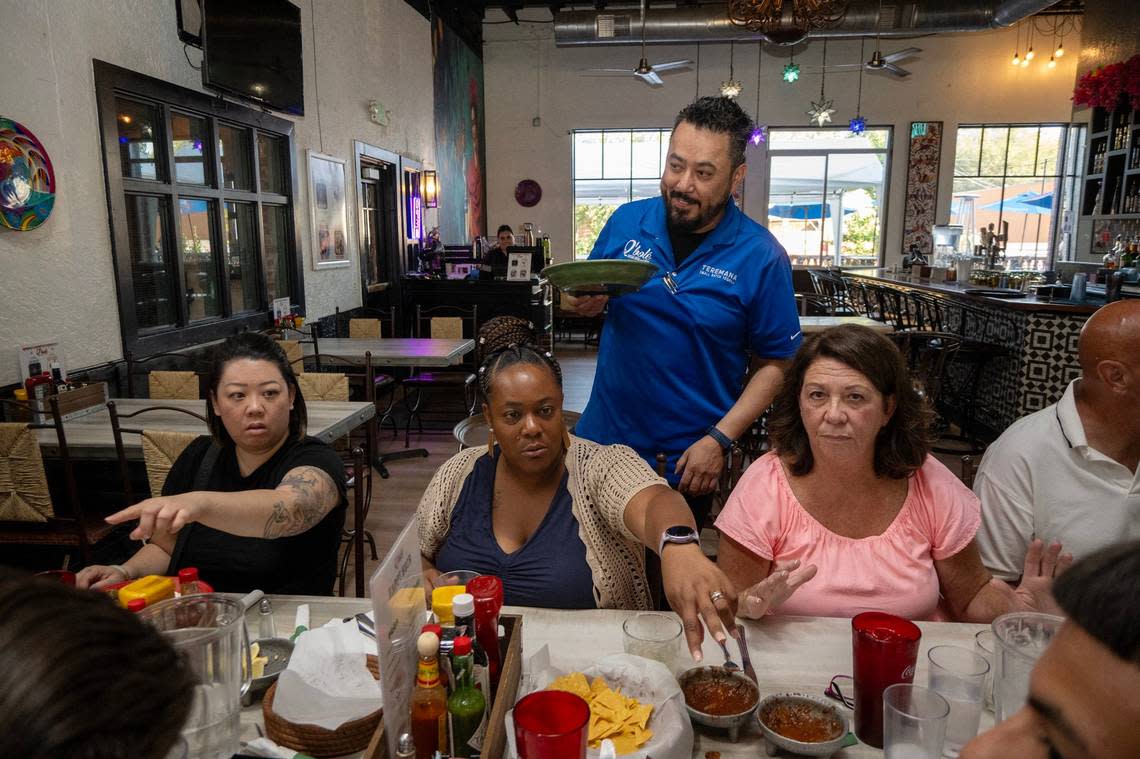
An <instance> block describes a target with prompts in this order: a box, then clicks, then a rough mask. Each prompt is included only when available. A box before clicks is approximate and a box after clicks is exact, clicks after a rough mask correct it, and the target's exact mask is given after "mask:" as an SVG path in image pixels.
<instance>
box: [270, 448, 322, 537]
mask: <svg viewBox="0 0 1140 759" xmlns="http://www.w3.org/2000/svg"><path fill="white" fill-rule="evenodd" d="M277 490H289V491H292V494H293V499H292V500H293V503H292V504H288V503H286V501H284V500H280V501H277V502H276V503H274V504H273V511H272V512H271V513H270V515H269V519H267V520H266V522H265V537H266V538H283V537H288V536H290V535H300V534H301V533H302V532H305V531H306V530H308V529H309V528H311V527H313V526H314V525H316V524H317V523H318V522H320V521H321V520H322V519H323V518H324V516H325V514H327V513H329V511H330V510H331V509H332V507H333V506H335V505H336V502H337V498H338V493H337V489H336V486H335V485H333V482H332V479H331V478H330V477H329V476H328V474H327V473H325V472H323V471H322V470H320V469H318V468H316V467H313V466H302V467H297V468H296V469H292V470H290V471H289V473H288V474H287V475H285V479H283V480H281V484H280V485H278V486H277Z"/></svg>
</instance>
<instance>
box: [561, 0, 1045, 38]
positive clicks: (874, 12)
mask: <svg viewBox="0 0 1140 759" xmlns="http://www.w3.org/2000/svg"><path fill="white" fill-rule="evenodd" d="M1056 2H1057V0H1003V1H1001V2H997V1H992V2H983V1H981V0H972V1H971V0H924V2H923V3H921V5H920V4H918V3H915V2H910V3H905V2H903V3H899V2H895V3H891V2H884V3H883V4H882V18H880V17H879V7H880V6H879V0H854V2H852V3H851V5H850V6H849V7H848V9H847V14H846V16H844V18H843V20H842V21H840V22H839V24H837V25H836V26H834V27H829V28H827V29H813V30H812V31H810V32H809V33H808V37H867V36H871V35H874V34H876V33H878V34H880V35H881V36H883V37H910V36H917V35H923V34H939V33H943V34H945V33H952V32H979V31H985V30H987V29H997V28H1002V27H1007V26H1011V25H1013V24H1015V23H1017V22H1018V21H1020V20H1022V19H1023V18H1026V17H1027V16H1030V15H1032V14H1035V13H1040V12H1041V11H1043V10H1045V9H1047V8H1049V7H1050V6H1052V5H1054V4H1055V3H1056ZM604 16H609V17H610V18H609V19H608V20H603V21H602V22H601V23H599V18H600V17H604ZM607 22H608V23H609V24H612V30H613V32H612V33H613V36H610V37H607V36H601V37H600V36H599V34H598V30H599V27H604V26H606V25H607ZM640 31H641V28H640V23H639V19H638V17H637V9H636V8H633V9H607V10H606V11H605V12H604V13H598V12H595V11H560V12H558V13H556V14H555V15H554V41H555V44H556V45H557V46H558V47H576V46H598V45H630V44H637V43H639V42H640ZM758 40H767V38H766V37H764V36H763V35H761V34H759V33H757V32H751V31H749V30H748V29H745V28H744V27H740V26H736V25H735V24H733V23H732V22H731V21H729V20H728V5H727V4H726V3H718V4H712V5H699V6H682V7H678V8H671V9H651V10H650V13H649V15H648V16H647V18H646V22H645V41H646V42H647V43H671V44H685V43H694V42H714V43H715V42H755V41H758ZM768 41H770V40H768Z"/></svg>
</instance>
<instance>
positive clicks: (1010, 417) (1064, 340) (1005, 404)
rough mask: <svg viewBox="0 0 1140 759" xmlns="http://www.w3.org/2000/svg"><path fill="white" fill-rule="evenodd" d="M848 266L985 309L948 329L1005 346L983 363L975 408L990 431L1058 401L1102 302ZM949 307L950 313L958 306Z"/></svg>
mask: <svg viewBox="0 0 1140 759" xmlns="http://www.w3.org/2000/svg"><path fill="white" fill-rule="evenodd" d="M844 274H845V275H846V276H854V277H860V278H862V279H865V280H868V281H869V282H871V283H876V284H879V285H886V286H889V287H892V288H895V289H898V290H903V291H910V290H921V291H925V292H927V293H929V294H932V295H935V296H937V297H940V298H946V299H948V300H949V301H950V303H948V304H947V305H949V306H953V305H954V304H962V305H966V306H972V307H974V308H976V309H980V310H981V311H983V312H984V314H985V316H986V318H985V319H984V320H983V321H982V322H981V323H980V325H978V324H975V323H973V322H971V326H970V327H966V326H964V325H962V324H961V323H951V324H949V325H947V326H946V327H945V329H947V330H948V331H953V332H956V333H958V334H960V335H962V337H964V338H966V339H967V340H972V341H978V342H981V343H986V344H988V345H993V346H995V347H997V348H998V349H1000V350H999V351H998V352H997V355H995V356H994V357H993V359H992V360H990V361H988V362H987V363H985V364H984V365H983V366H982V367H981V372H982V373H981V376H980V378H979V379H978V399H977V400H978V403H977V404H976V406H975V412H974V414H973V421H974V423H975V424H977V425H978V426H979V427H980V428H983V430H984V431H985V432H988V433H989V435H988V436H990V437H996V436H997V435H998V434H1000V433H1001V432H1002V431H1003V430H1005V428H1006V427H1008V426H1009V425H1010V424H1012V423H1013V422H1014V421H1016V420H1017V419H1019V418H1021V417H1023V416H1025V415H1026V414H1029V413H1032V412H1034V411H1039V410H1040V409H1042V408H1045V407H1046V406H1048V405H1050V404H1051V403H1055V402H1056V401H1057V400H1058V399H1059V398H1060V397H1061V394H1062V393H1064V391H1065V387H1066V386H1068V384H1069V382H1070V381H1072V380H1073V379H1075V378H1076V377H1078V376H1080V372H1081V368H1080V363H1079V361H1078V358H1077V338H1078V337H1079V336H1080V332H1081V327H1082V326H1084V323H1085V321H1086V320H1087V319H1088V317H1089V315H1090V314H1092V313H1093V312H1094V311H1096V310H1097V308H1099V307H1100V305H1101V304H1098V303H1072V302H1070V301H1067V300H1060V301H1052V302H1049V301H1044V300H1041V299H1038V298H1037V297H1035V296H1034V295H1032V294H1030V295H1027V296H1026V297H1024V298H994V297H986V296H979V295H972V294H969V293H966V292H965V290H966V289H967V288H975V287H977V285H971V284H965V283H958V282H931V281H930V280H924V279H919V278H918V277H913V278H910V277H906V276H900V275H897V274H892V273H890V272H888V271H886V270H882V269H851V270H848V271H845V272H844ZM959 310H960V309H959ZM948 311H949V312H951V313H953V312H954V309H953V308H949V309H948ZM961 363H962V362H959V364H961ZM951 371H952V373H958V374H959V378H961V375H962V373H964V372H965V371H966V368H965V367H963V366H961V365H959V366H954V367H951ZM983 437H986V435H983Z"/></svg>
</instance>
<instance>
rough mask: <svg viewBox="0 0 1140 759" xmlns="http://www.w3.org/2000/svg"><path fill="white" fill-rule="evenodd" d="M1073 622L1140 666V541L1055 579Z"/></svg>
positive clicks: (1097, 556) (1060, 599)
mask: <svg viewBox="0 0 1140 759" xmlns="http://www.w3.org/2000/svg"><path fill="white" fill-rule="evenodd" d="M1053 597H1054V598H1055V599H1057V603H1058V604H1060V606H1061V608H1062V609H1064V610H1065V613H1066V614H1068V615H1069V619H1070V621H1072V622H1073V623H1074V624H1076V625H1078V626H1079V627H1080V628H1081V629H1082V630H1084V631H1085V632H1087V633H1088V634H1089V635H1091V636H1092V637H1094V638H1096V639H1097V640H1098V641H1100V642H1101V643H1103V644H1104V645H1105V646H1107V647H1108V648H1109V649H1110V650H1111V651H1112V652H1113V653H1114V654H1116V655H1117V656H1119V657H1120V658H1121V659H1124V660H1125V661H1127V662H1131V663H1132V664H1140V623H1138V621H1137V615H1138V614H1140V612H1138V611H1137V610H1138V609H1140V540H1131V541H1128V542H1127V543H1117V544H1116V545H1113V546H1109V547H1108V548H1102V549H1101V550H1099V551H1097V552H1096V553H1094V554H1091V555H1089V556H1086V557H1085V558H1083V559H1081V560H1080V561H1078V562H1076V563H1075V564H1073V566H1071V567H1069V569H1068V570H1067V571H1066V572H1065V573H1064V574H1062V575H1061V576H1060V577H1058V578H1057V579H1056V580H1054V581H1053Z"/></svg>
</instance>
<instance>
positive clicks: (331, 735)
mask: <svg viewBox="0 0 1140 759" xmlns="http://www.w3.org/2000/svg"><path fill="white" fill-rule="evenodd" d="M367 665H368V671H369V672H371V673H372V676H373V677H375V678H376V679H377V680H379V679H380V666H379V663H378V662H377V660H376V657H375V656H371V655H369V656H367ZM275 695H277V683H273V685H270V686H269V690H267V691H266V692H265V698H264V699H262V702H261V714H262V716H263V717H264V718H265V734H266V735H267V736H268V737H269V739H270V740H272V741H274V742H276V743H279V744H281V745H282V746H285V747H286V748H291V749H294V750H295V751H303V752H305V753H306V754H309V755H310V756H317V757H325V756H344V755H345V754H353V753H356V752H357V751H363V750H364V749H366V748H368V741H369V740H370V739H371V738H372V734H373V733H375V732H376V727H377V725H379V724H380V717H381V715H382V714H383V709H377V710H376V711H374V712H372V713H371V714H369V715H367V716H364V717H361V718H360V719H355V720H352V721H351V722H346V723H344V724H343V725H341V726H340V727H338V728H337V729H336V730H326V729H325V728H323V727H317V726H316V725H298V724H295V723H293V722H286V721H285V720H283V719H282V718H281V717H280V716H278V715H277V713H276V712H274V711H273V697H274V696H275Z"/></svg>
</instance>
